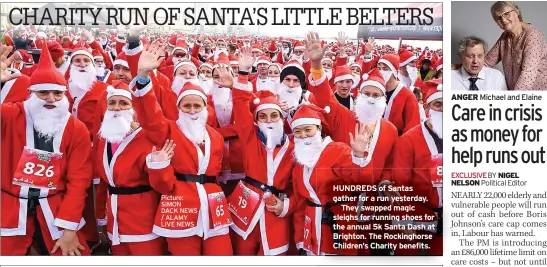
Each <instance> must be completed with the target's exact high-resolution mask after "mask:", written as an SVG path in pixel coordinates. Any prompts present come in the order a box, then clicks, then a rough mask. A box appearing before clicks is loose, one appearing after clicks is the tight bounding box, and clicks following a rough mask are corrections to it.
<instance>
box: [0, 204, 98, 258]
mask: <svg viewBox="0 0 547 267" xmlns="http://www.w3.org/2000/svg"><path fill="white" fill-rule="evenodd" d="M36 213H37V214H36V215H37V217H38V222H39V225H40V230H41V232H42V238H43V240H44V243H45V245H46V249H47V252H48V253H50V252H51V250H52V249H53V247H54V246H55V243H57V240H52V238H51V234H50V233H49V229H48V228H47V224H46V221H45V219H44V214H43V213H42V209H41V207H40V206H38V207H36ZM34 227H35V224H34V217H31V216H28V217H27V234H26V235H20V236H2V237H1V238H0V244H1V245H0V249H1V251H0V255H2V256H25V255H27V252H28V251H29V249H30V247H31V246H32V243H33V241H34V240H33V236H34V230H35V229H34ZM76 235H77V236H78V241H79V242H80V244H81V245H82V246H83V247H84V248H85V250H84V251H80V253H81V254H82V255H84V256H89V255H90V254H91V250H90V249H89V247H88V246H87V243H86V242H85V241H86V240H85V238H84V237H83V235H82V233H81V232H80V231H78V232H77V233H76ZM52 255H55V256H61V255H63V252H62V251H61V249H60V248H59V249H58V250H57V252H55V254H52Z"/></svg>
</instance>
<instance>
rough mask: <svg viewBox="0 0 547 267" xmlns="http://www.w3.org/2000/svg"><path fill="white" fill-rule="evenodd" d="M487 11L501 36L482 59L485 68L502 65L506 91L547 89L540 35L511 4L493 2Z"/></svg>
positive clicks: (545, 48)
mask: <svg viewBox="0 0 547 267" xmlns="http://www.w3.org/2000/svg"><path fill="white" fill-rule="evenodd" d="M490 11H491V13H492V17H493V18H494V20H495V21H496V23H497V24H498V26H499V27H500V28H501V29H503V30H504V32H503V33H502V34H501V36H500V38H499V39H498V41H497V42H496V44H495V45H494V46H493V47H492V49H490V51H489V52H488V54H487V55H486V65H488V66H489V67H493V66H495V65H497V64H498V63H499V62H500V61H501V62H502V64H503V71H504V73H505V80H506V82H507V87H508V88H509V90H545V89H547V42H546V41H545V37H544V36H543V33H541V32H540V31H539V30H538V29H537V28H536V27H534V26H532V25H531V24H529V23H525V22H523V21H522V13H521V11H520V9H519V7H518V6H517V5H516V4H515V3H514V2H510V1H499V2H496V3H495V4H494V5H492V8H491V10H490Z"/></svg>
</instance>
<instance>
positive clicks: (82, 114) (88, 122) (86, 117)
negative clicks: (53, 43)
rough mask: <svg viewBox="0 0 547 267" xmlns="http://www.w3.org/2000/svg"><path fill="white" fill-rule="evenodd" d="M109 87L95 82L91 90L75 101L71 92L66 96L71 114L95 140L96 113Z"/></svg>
mask: <svg viewBox="0 0 547 267" xmlns="http://www.w3.org/2000/svg"><path fill="white" fill-rule="evenodd" d="M107 86H108V85H107V84H106V83H103V82H101V81H95V82H94V83H93V85H92V86H91V90H89V91H88V92H85V93H84V95H83V96H82V97H80V98H77V99H73V98H72V96H71V95H70V90H68V91H67V93H66V95H67V97H68V100H69V101H70V108H69V110H70V112H71V113H72V115H73V116H74V117H76V118H78V119H79V120H80V121H82V122H83V123H84V124H85V126H86V127H87V129H88V131H89V132H90V133H91V140H93V137H94V136H93V124H94V122H95V113H96V111H97V109H98V107H99V105H98V103H99V102H100V101H102V99H103V97H104V94H105V92H106V87H107Z"/></svg>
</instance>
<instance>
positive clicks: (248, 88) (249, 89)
mask: <svg viewBox="0 0 547 267" xmlns="http://www.w3.org/2000/svg"><path fill="white" fill-rule="evenodd" d="M232 88H235V89H238V90H243V91H247V92H252V91H253V84H252V83H251V82H247V83H239V82H237V81H236V82H235V83H234V85H233V86H232ZM259 101H260V100H259ZM259 103H260V102H259ZM259 103H256V104H255V105H258V104H259Z"/></svg>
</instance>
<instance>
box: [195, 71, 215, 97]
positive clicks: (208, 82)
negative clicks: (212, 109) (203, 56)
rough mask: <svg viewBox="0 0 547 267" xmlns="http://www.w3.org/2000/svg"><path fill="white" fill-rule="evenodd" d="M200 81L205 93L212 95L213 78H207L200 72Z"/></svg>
mask: <svg viewBox="0 0 547 267" xmlns="http://www.w3.org/2000/svg"><path fill="white" fill-rule="evenodd" d="M198 79H199V83H200V85H201V88H202V89H203V91H205V94H207V95H210V94H211V91H212V90H213V85H214V83H213V79H210V78H206V77H205V76H203V74H201V73H200V74H198Z"/></svg>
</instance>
